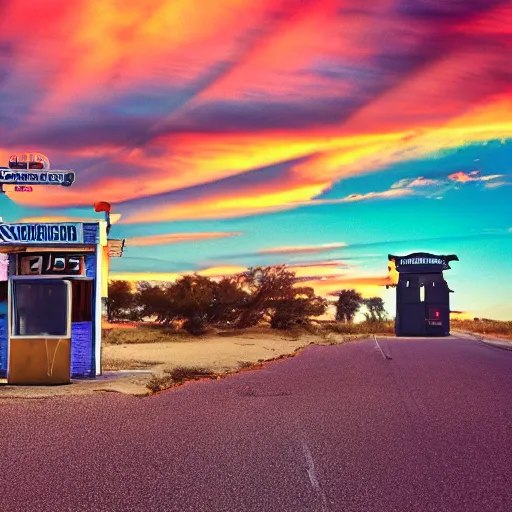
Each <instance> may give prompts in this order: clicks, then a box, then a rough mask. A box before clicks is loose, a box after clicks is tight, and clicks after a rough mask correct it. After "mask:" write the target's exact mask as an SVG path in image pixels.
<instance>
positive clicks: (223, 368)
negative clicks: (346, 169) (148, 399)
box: [0, 332, 343, 400]
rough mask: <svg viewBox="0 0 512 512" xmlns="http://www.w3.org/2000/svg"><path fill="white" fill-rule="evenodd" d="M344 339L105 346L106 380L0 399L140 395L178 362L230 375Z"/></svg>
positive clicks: (9, 393)
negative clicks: (93, 394) (113, 393)
mask: <svg viewBox="0 0 512 512" xmlns="http://www.w3.org/2000/svg"><path fill="white" fill-rule="evenodd" d="M342 341H343V340H342V337H341V336H337V337H329V338H321V337H320V336H314V335H309V334H304V335H302V336H300V338H298V339H292V338H290V337H286V336H283V335H280V334H279V333H275V332H269V333H259V332H257V333H251V332H247V333H245V334H243V335H239V336H229V337H221V336H217V335H216V336H210V337H206V338H201V339H198V340H194V339H190V340H183V341H170V342H158V343H151V342H145V343H129V344H120V345H104V346H103V351H102V357H103V368H104V372H103V375H102V377H101V378H97V379H93V380H88V381H73V382H72V384H71V385H65V386H7V385H4V386H2V387H1V388H0V400H2V399H13V398H22V397H23V398H33V399H41V398H50V397H56V396H69V395H83V394H90V393H97V392H109V391H111V392H120V393H127V394H131V395H135V396H146V395H147V394H148V393H149V390H148V388H147V387H146V384H147V383H148V382H149V380H150V379H151V378H152V376H153V375H155V376H163V375H165V370H171V369H173V368H175V367H178V366H185V367H201V368H205V369H209V370H212V371H213V372H215V373H218V374H224V373H230V372H233V371H236V370H238V369H240V368H241V367H243V366H244V365H248V364H249V363H258V362H263V361H268V360H272V359H276V358H279V357H282V356H288V355H293V354H294V353H295V352H296V351H297V350H299V349H301V348H303V347H305V346H307V345H310V344H312V343H315V344H332V343H335V342H342Z"/></svg>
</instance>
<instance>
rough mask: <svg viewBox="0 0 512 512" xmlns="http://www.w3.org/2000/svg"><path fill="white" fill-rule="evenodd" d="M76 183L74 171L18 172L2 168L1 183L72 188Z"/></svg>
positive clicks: (0, 171)
mask: <svg viewBox="0 0 512 512" xmlns="http://www.w3.org/2000/svg"><path fill="white" fill-rule="evenodd" d="M74 181H75V173H74V172H73V171H33V170H30V171H26V170H23V171H18V170H14V169H8V168H6V167H3V168H0V183H5V184H14V185H62V186H63V187H70V186H71V185H72V184H73V182H74Z"/></svg>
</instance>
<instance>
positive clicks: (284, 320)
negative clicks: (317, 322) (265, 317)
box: [270, 287, 329, 329]
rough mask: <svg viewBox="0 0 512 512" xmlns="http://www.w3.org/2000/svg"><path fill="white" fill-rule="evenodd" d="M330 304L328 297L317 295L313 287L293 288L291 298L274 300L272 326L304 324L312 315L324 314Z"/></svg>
mask: <svg viewBox="0 0 512 512" xmlns="http://www.w3.org/2000/svg"><path fill="white" fill-rule="evenodd" d="M328 304H329V303H328V301H327V300H326V299H324V298H322V297H319V296H317V295H315V292H314V290H313V288H309V287H304V288H292V290H290V297H289V298H284V299H278V300H276V301H274V303H273V314H272V316H271V321H270V326H271V327H272V328H273V329H289V328H290V327H294V326H297V325H302V326H304V325H306V324H308V323H309V319H310V317H312V316H320V315H323V314H324V313H325V312H326V310H327V306H328Z"/></svg>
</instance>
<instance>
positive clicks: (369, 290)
mask: <svg viewBox="0 0 512 512" xmlns="http://www.w3.org/2000/svg"><path fill="white" fill-rule="evenodd" d="M390 284H392V283H391V280H390V278H389V277H388V276H367V277H357V276H354V277H352V276H350V277H341V278H332V279H329V278H327V279H317V280H311V281H307V282H304V283H302V285H303V286H311V287H312V288H314V290H315V292H316V293H317V294H318V295H321V296H323V297H329V296H331V295H332V294H333V293H336V292H339V290H342V289H354V290H356V291H358V292H359V293H361V295H362V296H363V297H364V298H369V297H378V296H381V295H382V293H383V291H384V290H383V288H384V287H385V286H386V285H390Z"/></svg>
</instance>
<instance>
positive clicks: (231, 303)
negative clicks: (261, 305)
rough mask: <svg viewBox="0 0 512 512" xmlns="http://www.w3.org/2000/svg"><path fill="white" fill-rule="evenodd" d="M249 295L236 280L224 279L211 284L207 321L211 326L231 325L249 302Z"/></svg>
mask: <svg viewBox="0 0 512 512" xmlns="http://www.w3.org/2000/svg"><path fill="white" fill-rule="evenodd" d="M249 299H250V297H249V294H248V293H247V292H246V291H245V290H243V289H242V286H241V283H240V282H239V280H237V279H236V278H231V277H224V278H223V279H222V280H221V281H219V282H213V299H212V302H211V304H210V307H209V308H208V321H209V322H210V323H212V324H218V325H219V324H220V325H226V324H227V325H232V324H233V323H236V321H237V320H238V318H239V317H240V315H241V311H242V310H243V308H244V307H245V306H246V305H247V303H248V302H249Z"/></svg>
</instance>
